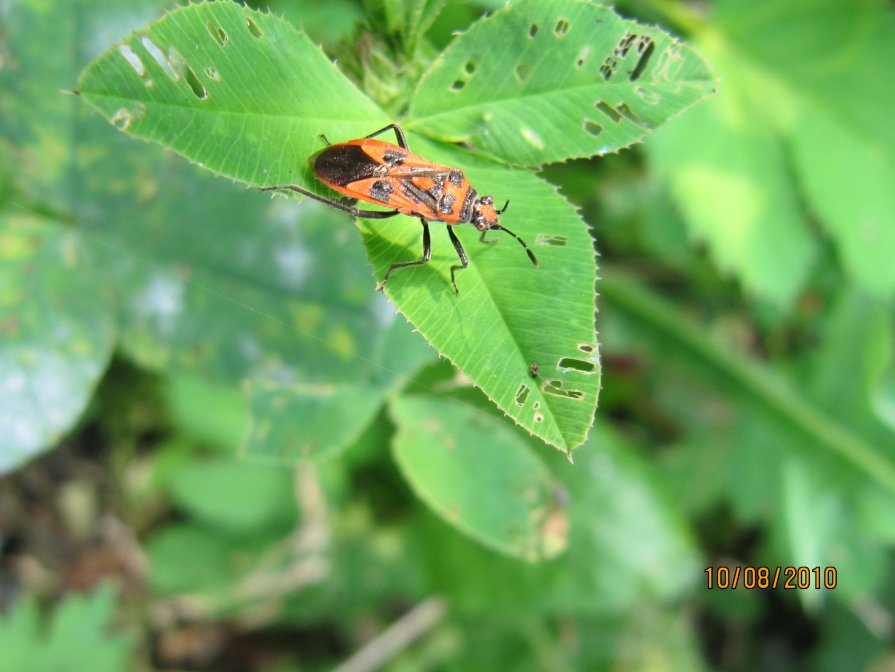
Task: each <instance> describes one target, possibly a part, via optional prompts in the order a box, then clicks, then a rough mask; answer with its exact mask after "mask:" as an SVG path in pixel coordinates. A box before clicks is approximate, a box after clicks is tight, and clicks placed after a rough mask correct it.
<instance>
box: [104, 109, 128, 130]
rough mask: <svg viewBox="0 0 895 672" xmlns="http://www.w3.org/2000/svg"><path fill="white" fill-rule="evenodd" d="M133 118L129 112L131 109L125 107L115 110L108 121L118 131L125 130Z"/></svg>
mask: <svg viewBox="0 0 895 672" xmlns="http://www.w3.org/2000/svg"><path fill="white" fill-rule="evenodd" d="M133 120H134V115H133V114H131V111H130V110H129V109H127V108H126V107H121V108H118V109H117V110H115V113H114V114H113V115H112V116H111V117H109V122H110V123H111V124H112V125H113V126H114V127H115V128H117V129H118V130H119V131H126V130H127V129H128V128H129V127H130V125H131V122H132V121H133Z"/></svg>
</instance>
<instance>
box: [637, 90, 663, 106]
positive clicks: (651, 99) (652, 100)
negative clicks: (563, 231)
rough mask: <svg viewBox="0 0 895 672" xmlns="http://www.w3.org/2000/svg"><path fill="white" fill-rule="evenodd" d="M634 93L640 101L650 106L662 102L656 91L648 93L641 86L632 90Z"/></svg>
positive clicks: (648, 91)
mask: <svg viewBox="0 0 895 672" xmlns="http://www.w3.org/2000/svg"><path fill="white" fill-rule="evenodd" d="M634 93H636V94H637V96H638V97H639V98H640V100H642V101H643V102H644V103H648V104H650V105H658V104H659V103H661V102H662V96H661V94H660V93H659V92H658V91H650V90H649V89H645V88H643V87H642V86H637V87H635V88H634Z"/></svg>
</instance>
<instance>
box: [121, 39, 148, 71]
mask: <svg viewBox="0 0 895 672" xmlns="http://www.w3.org/2000/svg"><path fill="white" fill-rule="evenodd" d="M118 53H119V54H121V55H122V56H124V60H126V61H127V62H128V63H129V64H130V66H131V67H132V68H133V69H134V72H136V73H137V77H142V76H143V75H145V74H146V66H145V65H144V64H143V60H142V59H141V58H140V57H139V56H138V55H137V53H136V52H135V51H134V50H133V49H131V48H130V46H129V45H127V44H122V45H120V46H119V47H118Z"/></svg>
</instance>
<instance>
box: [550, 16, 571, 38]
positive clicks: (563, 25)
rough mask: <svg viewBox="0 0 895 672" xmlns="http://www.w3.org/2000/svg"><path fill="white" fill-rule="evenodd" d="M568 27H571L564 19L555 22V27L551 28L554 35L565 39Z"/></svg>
mask: <svg viewBox="0 0 895 672" xmlns="http://www.w3.org/2000/svg"><path fill="white" fill-rule="evenodd" d="M570 27H571V25H570V24H569V22H568V21H567V20H566V19H560V20H559V21H557V22H556V25H555V26H553V32H554V33H555V34H556V36H557V37H565V36H566V34H567V33H568V32H569V28H570Z"/></svg>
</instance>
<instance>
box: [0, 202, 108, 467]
mask: <svg viewBox="0 0 895 672" xmlns="http://www.w3.org/2000/svg"><path fill="white" fill-rule="evenodd" d="M91 262H92V260H91V258H90V256H89V254H88V251H87V250H85V249H84V247H83V246H82V245H80V243H79V241H78V239H77V237H76V236H75V235H73V234H72V233H71V232H69V231H66V230H64V229H63V228H61V227H60V226H58V224H57V225H53V224H52V223H49V222H44V221H40V220H38V219H36V218H33V217H23V216H10V215H3V214H0V287H2V289H0V334H2V338H0V370H2V371H3V376H2V379H0V381H2V382H0V473H2V472H5V471H10V470H12V469H14V468H15V467H17V466H19V465H20V464H22V463H23V462H25V461H26V460H27V459H28V458H30V457H33V456H34V455H35V454H36V453H38V452H40V451H41V450H43V449H44V448H46V447H47V446H49V445H52V444H53V443H56V442H57V441H59V440H60V439H61V437H62V435H63V433H64V432H66V431H68V429H69V428H70V427H71V426H72V425H73V424H74V423H75V422H76V421H77V419H78V418H79V417H80V416H81V413H82V412H83V411H84V409H85V407H86V406H87V403H88V402H89V400H90V398H91V396H92V394H93V391H94V387H95V386H96V384H97V382H98V381H99V378H100V376H102V374H103V371H105V368H106V365H107V364H108V362H109V358H110V357H111V354H112V346H113V344H114V337H115V327H114V325H113V323H112V317H111V314H110V312H109V306H110V301H109V299H110V297H109V295H108V293H107V291H105V289H104V288H101V287H98V286H97V285H96V283H95V281H94V278H93V277H92V270H91V265H92V263H91Z"/></svg>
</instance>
